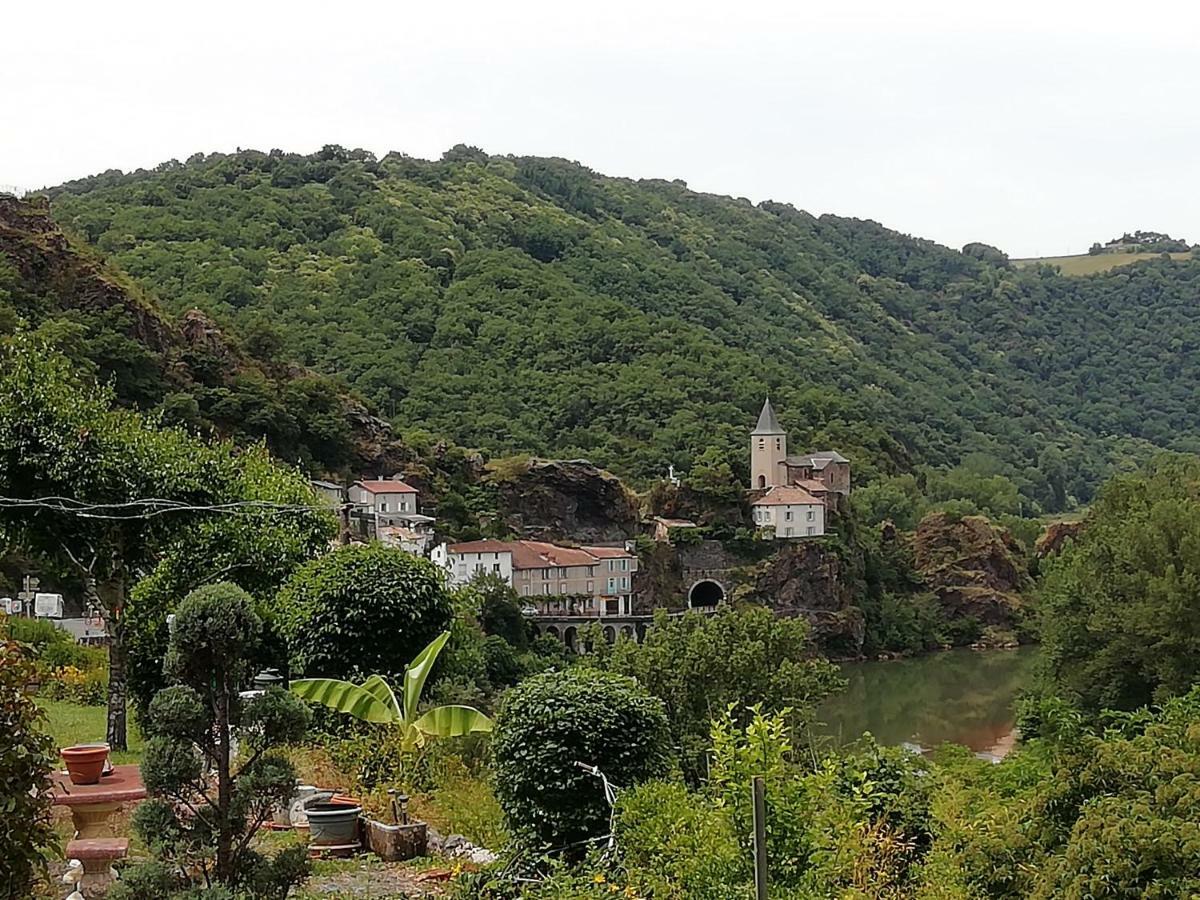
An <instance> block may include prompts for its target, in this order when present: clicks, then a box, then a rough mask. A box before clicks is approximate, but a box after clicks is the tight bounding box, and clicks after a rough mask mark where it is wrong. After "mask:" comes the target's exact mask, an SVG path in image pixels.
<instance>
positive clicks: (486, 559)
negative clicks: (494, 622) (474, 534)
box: [429, 540, 514, 584]
mask: <svg viewBox="0 0 1200 900" xmlns="http://www.w3.org/2000/svg"><path fill="white" fill-rule="evenodd" d="M513 543H514V542H509V541H489V540H484V541H468V542H466V543H463V544H440V545H439V546H437V547H434V548H433V552H432V553H430V554H429V558H430V559H431V560H433V561H434V563H436V564H437V565H439V566H441V567H442V568H443V569H445V570H446V574H447V575H448V576H449V580H450V583H451V584H465V583H466V582H468V581H470V580H471V579H472V578H473V577H475V576H476V575H479V574H483V573H489V574H492V575H498V576H500V577H501V578H503V579H504V580H505V581H506V582H507V583H508V584H512V582H513V549H514V547H513Z"/></svg>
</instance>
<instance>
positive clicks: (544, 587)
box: [542, 584, 550, 595]
mask: <svg viewBox="0 0 1200 900" xmlns="http://www.w3.org/2000/svg"><path fill="white" fill-rule="evenodd" d="M542 593H543V594H547V595H548V594H549V593H550V585H549V584H543V585H542Z"/></svg>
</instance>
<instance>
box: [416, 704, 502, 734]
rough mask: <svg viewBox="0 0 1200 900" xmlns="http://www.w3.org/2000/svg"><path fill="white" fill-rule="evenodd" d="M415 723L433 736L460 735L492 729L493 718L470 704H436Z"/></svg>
mask: <svg viewBox="0 0 1200 900" xmlns="http://www.w3.org/2000/svg"><path fill="white" fill-rule="evenodd" d="M413 724H414V725H415V726H416V727H417V728H419V729H420V730H421V731H423V732H424V733H425V734H428V735H430V736H431V737H460V736H461V735H464V734H470V733H471V732H473V731H491V730H492V720H491V719H489V718H488V717H487V716H485V715H484V714H483V713H481V712H480V711H479V710H477V709H475V708H474V707H470V706H435V707H434V708H433V709H431V710H429V711H428V712H426V713H425V714H424V715H422V716H421V718H419V719H417V721H416V722H415V723H413Z"/></svg>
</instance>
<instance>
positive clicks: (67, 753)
mask: <svg viewBox="0 0 1200 900" xmlns="http://www.w3.org/2000/svg"><path fill="white" fill-rule="evenodd" d="M59 753H60V754H61V755H62V758H63V762H65V763H66V764H67V775H68V776H70V778H71V784H98V783H99V782H100V773H101V772H103V771H104V761H105V760H106V759H108V744H76V745H75V746H74V747H64V748H63V749H62V750H60V751H59Z"/></svg>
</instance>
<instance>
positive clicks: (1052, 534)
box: [1033, 520, 1083, 559]
mask: <svg viewBox="0 0 1200 900" xmlns="http://www.w3.org/2000/svg"><path fill="white" fill-rule="evenodd" d="M1082 533H1083V521H1082V520H1081V521H1078V522H1051V523H1050V524H1049V525H1047V526H1046V530H1045V531H1043V532H1042V534H1041V536H1040V537H1038V539H1037V543H1036V544H1034V545H1033V552H1034V555H1035V556H1037V558H1038V559H1045V558H1046V557H1047V556H1051V555H1053V554H1055V553H1058V552H1059V551H1060V550H1062V548H1063V547H1064V546H1066V545H1067V544H1069V543H1070V542H1071V541H1074V540H1075V539H1076V538H1077V537H1079V535H1080V534H1082Z"/></svg>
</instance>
